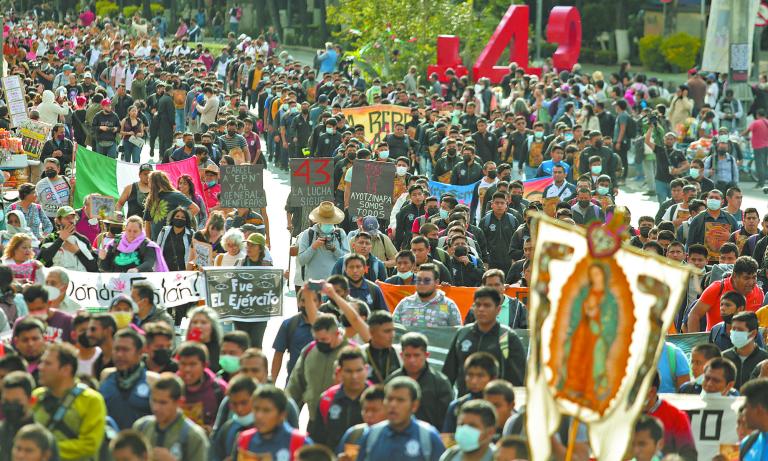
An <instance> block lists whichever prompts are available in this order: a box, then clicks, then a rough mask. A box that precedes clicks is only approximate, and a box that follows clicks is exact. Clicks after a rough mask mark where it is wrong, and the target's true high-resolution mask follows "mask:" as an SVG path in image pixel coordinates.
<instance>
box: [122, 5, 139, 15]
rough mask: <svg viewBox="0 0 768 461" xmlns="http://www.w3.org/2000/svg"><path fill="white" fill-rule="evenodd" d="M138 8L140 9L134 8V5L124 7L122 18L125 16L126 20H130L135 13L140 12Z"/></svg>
mask: <svg viewBox="0 0 768 461" xmlns="http://www.w3.org/2000/svg"><path fill="white" fill-rule="evenodd" d="M140 8H141V7H140V6H135V5H133V6H126V7H125V8H123V16H125V17H126V18H131V17H133V15H134V14H136V12H137V11H139V10H140Z"/></svg>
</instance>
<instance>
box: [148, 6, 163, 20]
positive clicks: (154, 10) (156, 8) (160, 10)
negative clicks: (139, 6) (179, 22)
mask: <svg viewBox="0 0 768 461" xmlns="http://www.w3.org/2000/svg"><path fill="white" fill-rule="evenodd" d="M149 10H150V11H151V12H152V16H156V15H158V14H163V12H165V7H164V6H163V5H161V4H159V3H150V4H149ZM147 19H149V18H147Z"/></svg>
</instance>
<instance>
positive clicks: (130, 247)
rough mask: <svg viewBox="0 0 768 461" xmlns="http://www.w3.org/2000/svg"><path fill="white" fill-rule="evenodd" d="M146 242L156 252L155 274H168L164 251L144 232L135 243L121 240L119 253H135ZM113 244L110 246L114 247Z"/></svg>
mask: <svg viewBox="0 0 768 461" xmlns="http://www.w3.org/2000/svg"><path fill="white" fill-rule="evenodd" d="M144 240H146V241H147V246H148V247H150V248H152V249H153V250H155V272H168V265H167V264H166V263H165V258H164V257H163V250H162V249H161V248H160V247H159V246H157V244H156V243H155V242H153V241H151V240H149V239H148V238H147V235H146V234H145V233H144V231H142V232H141V233H140V234H139V236H138V237H136V238H135V239H134V240H133V242H129V241H128V240H127V239H124V238H121V239H120V243H118V244H117V251H119V252H121V253H133V252H134V251H136V250H137V249H138V248H139V245H141V244H142V243H143V242H144ZM114 244H115V243H114V242H112V243H111V244H110V245H109V246H110V247H111V246H114Z"/></svg>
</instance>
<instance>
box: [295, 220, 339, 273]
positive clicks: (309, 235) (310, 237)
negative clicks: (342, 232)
mask: <svg viewBox="0 0 768 461" xmlns="http://www.w3.org/2000/svg"><path fill="white" fill-rule="evenodd" d="M307 239H308V240H309V242H308V245H312V241H313V240H314V239H315V229H313V228H311V227H310V228H309V229H307ZM339 240H341V238H339ZM306 272H307V267H306V266H301V279H302V280H304V281H305V282H306V276H305V275H306Z"/></svg>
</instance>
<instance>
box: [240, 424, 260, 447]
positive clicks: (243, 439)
mask: <svg viewBox="0 0 768 461" xmlns="http://www.w3.org/2000/svg"><path fill="white" fill-rule="evenodd" d="M256 432H257V430H256V428H251V429H246V430H244V431H243V432H241V433H240V437H238V438H237V448H239V449H241V450H243V451H248V447H249V446H250V445H251V440H252V439H253V436H254V435H256Z"/></svg>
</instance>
